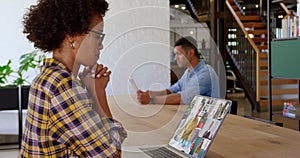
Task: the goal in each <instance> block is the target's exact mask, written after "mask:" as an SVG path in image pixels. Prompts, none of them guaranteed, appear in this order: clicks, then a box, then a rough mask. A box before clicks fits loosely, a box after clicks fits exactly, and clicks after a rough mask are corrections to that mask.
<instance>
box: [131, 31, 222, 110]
mask: <svg viewBox="0 0 300 158" xmlns="http://www.w3.org/2000/svg"><path fill="white" fill-rule="evenodd" d="M174 54H175V60H176V62H177V64H178V67H181V68H182V67H186V68H187V69H186V70H185V72H184V74H183V76H182V77H181V78H180V79H179V80H178V81H177V82H176V83H175V84H174V85H172V86H171V87H170V88H168V89H165V90H162V91H150V90H147V91H146V92H143V91H141V90H138V91H137V98H138V101H139V102H140V103H141V104H173V105H179V104H190V102H191V101H192V99H193V98H194V96H195V95H203V96H211V97H216V98H219V97H220V90H219V79H218V76H217V74H216V72H215V70H214V69H213V68H212V67H211V66H210V65H208V64H206V63H205V61H204V60H202V59H200V55H199V53H198V49H197V41H196V40H195V39H194V38H192V37H190V36H186V37H182V38H180V39H179V40H177V41H176V43H175V48H174Z"/></svg>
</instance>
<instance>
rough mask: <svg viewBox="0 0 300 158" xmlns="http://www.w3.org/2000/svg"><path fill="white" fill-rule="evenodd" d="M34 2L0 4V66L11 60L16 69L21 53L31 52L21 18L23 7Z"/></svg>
mask: <svg viewBox="0 0 300 158" xmlns="http://www.w3.org/2000/svg"><path fill="white" fill-rule="evenodd" d="M35 2H36V0H22V1H19V0H6V1H1V4H0V26H1V29H0V35H1V36H0V38H1V40H0V41H1V42H0V65H3V64H6V63H7V61H8V59H12V60H13V64H14V65H13V67H15V68H17V67H18V60H19V57H20V56H21V54H22V53H24V52H25V53H27V52H31V51H32V50H33V46H32V45H31V44H30V43H29V42H28V41H27V40H26V39H25V36H24V34H23V33H22V31H23V26H22V17H23V15H24V13H25V7H26V6H29V5H30V4H32V3H35Z"/></svg>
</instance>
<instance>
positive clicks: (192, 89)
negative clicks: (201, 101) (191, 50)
mask: <svg viewBox="0 0 300 158" xmlns="http://www.w3.org/2000/svg"><path fill="white" fill-rule="evenodd" d="M169 91H170V92H171V93H178V94H180V95H181V100H182V102H183V103H184V104H190V102H191V101H192V99H193V98H194V96H195V95H202V96H210V97H215V98H219V97H220V90H219V78H218V75H217V74H216V72H215V70H214V69H213V68H212V67H211V66H210V65H208V64H206V63H205V61H204V60H201V61H200V62H199V63H198V64H197V65H196V67H195V68H194V69H193V70H192V71H190V70H188V69H186V70H185V72H184V74H183V75H182V77H181V78H180V79H179V80H178V81H177V82H176V83H175V84H174V85H172V86H171V87H170V88H169Z"/></svg>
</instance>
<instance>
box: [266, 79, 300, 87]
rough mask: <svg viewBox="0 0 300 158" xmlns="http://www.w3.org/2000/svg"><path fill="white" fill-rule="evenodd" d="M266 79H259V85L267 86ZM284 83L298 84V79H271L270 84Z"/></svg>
mask: <svg viewBox="0 0 300 158" xmlns="http://www.w3.org/2000/svg"><path fill="white" fill-rule="evenodd" d="M268 82H269V81H268V80H261V81H260V85H261V86H268ZM286 84H298V80H288V79H286V80H284V79H272V85H273V86H274V85H286Z"/></svg>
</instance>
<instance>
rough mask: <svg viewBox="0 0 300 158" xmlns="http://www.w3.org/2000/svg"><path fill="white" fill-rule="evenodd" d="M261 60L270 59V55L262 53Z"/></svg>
mask: <svg viewBox="0 0 300 158" xmlns="http://www.w3.org/2000/svg"><path fill="white" fill-rule="evenodd" d="M259 58H260V59H268V54H267V53H260V54H259Z"/></svg>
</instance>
